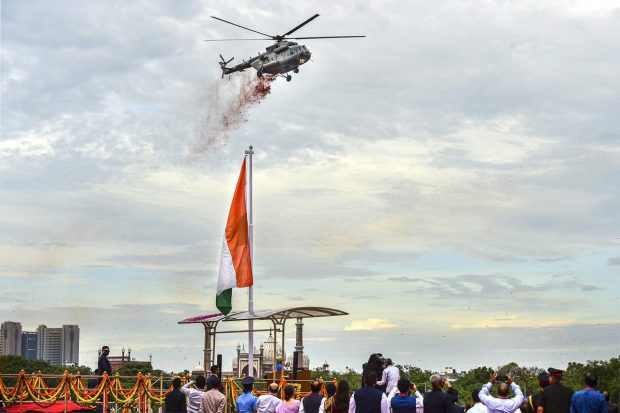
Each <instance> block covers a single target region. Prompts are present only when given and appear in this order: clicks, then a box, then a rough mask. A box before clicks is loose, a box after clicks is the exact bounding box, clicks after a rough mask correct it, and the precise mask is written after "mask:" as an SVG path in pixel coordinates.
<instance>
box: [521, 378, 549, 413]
mask: <svg viewBox="0 0 620 413" xmlns="http://www.w3.org/2000/svg"><path fill="white" fill-rule="evenodd" d="M548 385H549V373H547V372H546V371H543V372H540V373H538V386H539V387H540V390H539V391H537V392H536V393H533V394H530V396H529V397H528V398H527V399H526V400H527V402H528V405H529V409H528V410H530V409H531V410H532V412H534V413H537V411H538V400H539V399H540V395H541V393H542V392H543V391H544V389H545V387H547V386H548Z"/></svg>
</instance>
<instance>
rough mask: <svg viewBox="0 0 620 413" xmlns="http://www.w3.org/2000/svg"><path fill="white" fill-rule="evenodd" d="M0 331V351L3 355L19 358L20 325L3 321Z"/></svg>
mask: <svg viewBox="0 0 620 413" xmlns="http://www.w3.org/2000/svg"><path fill="white" fill-rule="evenodd" d="M0 331H2V351H3V354H5V355H15V356H21V354H22V323H18V322H15V321H5V322H4V323H2V326H0Z"/></svg>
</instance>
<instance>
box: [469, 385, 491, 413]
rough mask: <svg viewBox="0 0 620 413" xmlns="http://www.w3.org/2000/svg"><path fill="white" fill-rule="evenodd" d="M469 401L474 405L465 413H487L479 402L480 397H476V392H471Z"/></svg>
mask: <svg viewBox="0 0 620 413" xmlns="http://www.w3.org/2000/svg"><path fill="white" fill-rule="evenodd" d="M471 399H472V400H473V401H474V405H473V406H471V408H470V409H469V410H467V413H488V412H487V407H486V406H485V405H484V404H482V402H481V401H480V397H478V390H474V391H472V392H471Z"/></svg>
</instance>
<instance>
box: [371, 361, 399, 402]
mask: <svg viewBox="0 0 620 413" xmlns="http://www.w3.org/2000/svg"><path fill="white" fill-rule="evenodd" d="M398 380H400V371H398V369H397V368H396V367H394V363H393V362H392V359H389V358H388V359H385V369H383V376H382V377H381V380H379V381H378V382H377V385H378V386H384V385H387V387H386V388H385V393H386V394H390V393H391V392H392V390H394V389H395V388H396V384H397V383H398Z"/></svg>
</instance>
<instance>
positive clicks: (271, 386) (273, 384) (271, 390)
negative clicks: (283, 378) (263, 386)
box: [269, 383, 278, 394]
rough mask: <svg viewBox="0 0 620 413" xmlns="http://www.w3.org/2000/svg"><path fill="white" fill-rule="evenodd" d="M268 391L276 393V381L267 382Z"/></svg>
mask: <svg viewBox="0 0 620 413" xmlns="http://www.w3.org/2000/svg"><path fill="white" fill-rule="evenodd" d="M269 393H271V394H278V383H271V384H269Z"/></svg>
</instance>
